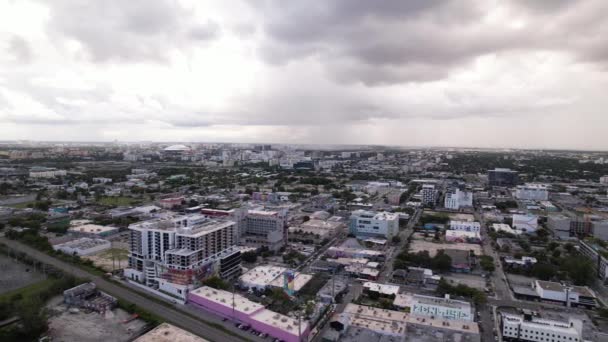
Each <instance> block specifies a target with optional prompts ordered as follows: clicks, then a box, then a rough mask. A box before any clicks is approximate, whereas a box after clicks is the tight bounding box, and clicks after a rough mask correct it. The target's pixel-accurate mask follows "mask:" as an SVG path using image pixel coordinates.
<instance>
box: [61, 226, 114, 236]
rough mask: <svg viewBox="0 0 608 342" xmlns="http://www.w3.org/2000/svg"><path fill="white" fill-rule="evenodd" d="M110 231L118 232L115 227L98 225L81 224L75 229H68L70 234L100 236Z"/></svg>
mask: <svg viewBox="0 0 608 342" xmlns="http://www.w3.org/2000/svg"><path fill="white" fill-rule="evenodd" d="M112 230H118V228H116V227H108V226H100V225H98V224H83V225H80V226H77V227H72V228H70V229H69V231H71V232H76V233H87V234H101V233H105V232H109V231H112Z"/></svg>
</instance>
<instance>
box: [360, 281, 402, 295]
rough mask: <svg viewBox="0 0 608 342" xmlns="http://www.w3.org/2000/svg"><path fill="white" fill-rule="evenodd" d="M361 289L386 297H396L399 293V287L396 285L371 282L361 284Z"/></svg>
mask: <svg viewBox="0 0 608 342" xmlns="http://www.w3.org/2000/svg"><path fill="white" fill-rule="evenodd" d="M363 287H364V288H365V289H367V290H368V291H374V292H378V293H382V294H386V295H391V294H394V295H396V294H397V293H398V292H399V286H397V285H389V284H380V283H374V282H371V281H368V282H365V283H363Z"/></svg>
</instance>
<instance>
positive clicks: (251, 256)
mask: <svg viewBox="0 0 608 342" xmlns="http://www.w3.org/2000/svg"><path fill="white" fill-rule="evenodd" d="M241 259H242V260H243V261H244V262H247V263H250V264H253V263H254V262H256V261H257V260H258V253H256V252H254V251H251V252H245V253H242V254H241Z"/></svg>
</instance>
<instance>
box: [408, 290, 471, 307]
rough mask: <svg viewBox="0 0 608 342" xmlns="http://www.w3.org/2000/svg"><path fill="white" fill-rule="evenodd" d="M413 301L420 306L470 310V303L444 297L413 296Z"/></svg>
mask: <svg viewBox="0 0 608 342" xmlns="http://www.w3.org/2000/svg"><path fill="white" fill-rule="evenodd" d="M413 300H414V302H418V303H420V304H426V305H437V306H445V307H448V308H452V309H460V310H471V303H469V302H465V301H461V300H454V299H449V298H444V297H432V296H423V295H417V294H416V295H414V296H413Z"/></svg>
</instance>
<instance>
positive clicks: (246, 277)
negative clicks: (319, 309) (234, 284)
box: [239, 265, 312, 292]
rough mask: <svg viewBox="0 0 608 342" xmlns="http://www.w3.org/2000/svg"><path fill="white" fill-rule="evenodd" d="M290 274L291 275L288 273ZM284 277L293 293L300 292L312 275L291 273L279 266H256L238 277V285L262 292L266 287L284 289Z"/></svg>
mask: <svg viewBox="0 0 608 342" xmlns="http://www.w3.org/2000/svg"><path fill="white" fill-rule="evenodd" d="M290 272H291V273H290ZM286 277H288V278H289V277H291V278H289V281H290V282H293V283H292V286H293V287H292V290H293V291H294V292H298V291H300V289H302V287H304V285H306V283H308V282H309V281H310V279H312V275H310V274H305V273H300V272H292V271H290V270H289V269H287V268H285V267H280V266H270V265H265V266H257V267H255V268H253V269H251V270H249V271H248V272H247V273H245V274H243V275H242V276H240V277H239V284H240V286H242V287H245V288H249V289H256V290H258V291H263V290H264V289H266V288H268V287H284V286H285V284H286V283H285V281H286Z"/></svg>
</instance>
